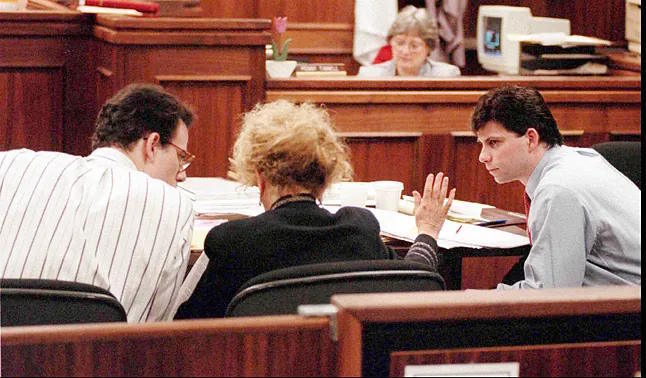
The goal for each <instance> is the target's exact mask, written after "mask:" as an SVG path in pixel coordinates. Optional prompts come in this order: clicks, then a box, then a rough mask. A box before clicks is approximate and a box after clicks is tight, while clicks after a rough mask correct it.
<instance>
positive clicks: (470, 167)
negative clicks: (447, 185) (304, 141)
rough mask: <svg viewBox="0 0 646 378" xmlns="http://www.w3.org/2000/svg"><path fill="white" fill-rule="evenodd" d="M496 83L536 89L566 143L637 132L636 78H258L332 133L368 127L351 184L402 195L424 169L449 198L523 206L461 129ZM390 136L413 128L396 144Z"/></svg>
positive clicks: (515, 187) (272, 96) (518, 192)
mask: <svg viewBox="0 0 646 378" xmlns="http://www.w3.org/2000/svg"><path fill="white" fill-rule="evenodd" d="M503 85H521V86H528V87H534V88H537V89H538V90H540V91H541V93H542V94H543V96H544V97H545V101H546V102H547V104H548V106H549V108H550V110H551V111H552V113H553V114H554V117H555V118H556V121H557V122H558V125H559V128H560V130H561V131H562V133H563V134H564V136H565V142H566V144H569V145H576V146H583V147H589V146H591V145H593V144H595V143H598V142H603V141H608V140H632V139H637V140H638V139H639V137H640V134H641V78H640V77H629V76H616V77H613V76H595V77H528V76H469V77H467V76H464V77H459V78H449V79H439V78H438V79H417V78H415V79H406V78H398V79H388V80H384V79H364V78H357V77H347V78H327V79H299V78H291V79H280V80H279V79H275V80H268V81H267V83H266V88H267V91H266V98H267V100H268V101H272V100H276V99H280V98H283V99H288V100H292V101H297V102H302V101H310V102H313V103H317V104H325V106H326V107H327V108H328V109H329V110H330V113H331V116H332V118H333V120H334V121H335V123H336V127H337V129H338V130H339V131H340V132H342V133H355V134H360V133H370V135H369V138H370V140H368V138H367V137H366V138H365V141H364V143H362V144H361V149H359V148H357V147H356V146H355V145H354V144H356V143H357V142H358V139H357V138H355V139H354V140H353V143H350V147H351V151H352V155H353V158H354V159H353V160H354V161H361V160H362V159H363V158H364V155H365V153H364V152H363V151H365V150H370V149H374V150H378V151H379V154H374V155H372V156H371V160H374V159H377V161H371V164H370V165H361V164H359V165H356V166H355V172H356V178H355V179H356V180H361V181H372V180H377V179H381V180H384V179H391V180H399V181H402V182H404V183H405V188H404V193H409V192H410V191H412V190H418V191H420V190H421V189H422V188H423V184H424V183H423V180H424V178H425V177H426V175H427V174H428V173H429V172H437V171H442V172H444V173H446V174H447V175H448V176H449V177H450V179H451V183H452V184H451V185H455V186H456V188H457V196H458V198H459V199H462V200H466V201H474V202H480V203H488V204H492V205H494V206H496V207H499V208H503V209H509V210H512V211H516V212H523V203H522V193H523V188H522V185H520V184H519V183H511V184H505V185H498V184H496V183H495V182H494V181H493V179H492V178H491V176H490V175H489V174H488V172H487V171H486V170H485V169H484V167H483V166H482V164H480V163H478V159H477V156H478V153H479V146H478V144H477V143H476V139H475V136H474V135H473V133H472V132H471V131H470V116H471V113H472V111H473V107H474V105H475V103H476V101H477V99H478V98H479V97H480V96H481V95H482V94H484V93H485V92H486V91H487V90H489V89H492V88H496V87H500V86H503ZM392 133H409V135H411V136H412V135H414V134H413V133H418V134H415V136H414V137H410V138H409V139H406V140H404V139H393V138H392ZM414 162H417V164H415V163H414Z"/></svg>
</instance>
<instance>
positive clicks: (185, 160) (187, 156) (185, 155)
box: [168, 142, 195, 172]
mask: <svg viewBox="0 0 646 378" xmlns="http://www.w3.org/2000/svg"><path fill="white" fill-rule="evenodd" d="M168 144H170V145H171V146H173V147H175V150H177V159H178V160H179V172H184V171H185V170H186V169H187V168H188V167H189V165H191V163H192V162H193V160H195V155H193V154H192V153H190V152H188V151H186V150H185V149H183V148H181V147H179V146H178V145H176V144H174V143H173V142H168Z"/></svg>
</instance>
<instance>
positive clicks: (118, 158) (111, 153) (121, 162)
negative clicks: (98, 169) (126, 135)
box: [86, 147, 137, 171]
mask: <svg viewBox="0 0 646 378" xmlns="http://www.w3.org/2000/svg"><path fill="white" fill-rule="evenodd" d="M86 160H87V161H88V162H93V163H99V164H102V165H106V166H117V167H123V168H128V169H132V170H135V171H136V170H137V166H135V163H134V162H133V161H132V160H130V158H129V157H128V156H127V155H126V154H124V153H123V152H121V151H119V150H118V149H116V148H112V147H101V148H97V149H96V150H94V151H92V153H91V154H90V155H89V156H88V157H87V158H86Z"/></svg>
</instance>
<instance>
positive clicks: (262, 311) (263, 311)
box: [226, 260, 446, 316]
mask: <svg viewBox="0 0 646 378" xmlns="http://www.w3.org/2000/svg"><path fill="white" fill-rule="evenodd" d="M429 269H430V268H429V267H428V266H427V265H424V264H419V263H414V262H409V261H403V260H358V261H335V262H330V263H322V264H310V265H301V266H293V267H289V268H284V269H278V270H274V271H271V272H267V273H264V274H261V275H260V276H257V277H254V278H252V279H251V280H249V281H248V282H247V283H246V284H245V285H244V286H242V287H241V288H240V289H239V290H238V293H237V294H236V296H235V297H234V298H233V300H232V301H231V303H230V304H229V307H228V308H227V314H226V316H259V315H278V314H296V310H297V307H298V306H299V305H303V304H325V303H329V302H330V297H331V296H332V295H333V294H341V293H380V292H381V293H387V292H409V291H434V290H444V289H445V288H446V285H445V284H444V280H443V279H442V276H440V275H439V274H438V273H437V272H434V271H431V270H429Z"/></svg>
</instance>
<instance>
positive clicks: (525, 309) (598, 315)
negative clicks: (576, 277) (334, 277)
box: [331, 286, 641, 376]
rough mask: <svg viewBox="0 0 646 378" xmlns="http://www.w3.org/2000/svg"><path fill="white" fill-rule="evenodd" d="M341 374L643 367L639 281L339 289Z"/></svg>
mask: <svg viewBox="0 0 646 378" xmlns="http://www.w3.org/2000/svg"><path fill="white" fill-rule="evenodd" d="M331 302H332V304H333V305H335V306H336V307H337V308H338V313H337V314H336V328H337V337H338V340H339V342H338V354H337V355H338V357H339V358H338V371H337V372H338V374H339V375H342V376H345V375H363V376H373V375H381V376H385V375H387V374H389V373H390V375H391V376H400V375H401V374H402V373H403V370H404V367H405V366H406V365H408V364H447V363H477V362H519V363H520V366H519V370H520V376H537V375H547V376H593V375H600V376H623V375H630V376H632V375H634V373H635V372H636V371H638V370H640V367H641V353H640V352H641V287H638V286H625V287H620V286H616V287H594V288H568V289H541V290H520V291H518V290H515V291H479V290H478V291H464V292H430V293H392V294H363V295H337V296H333V297H332V301H331Z"/></svg>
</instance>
